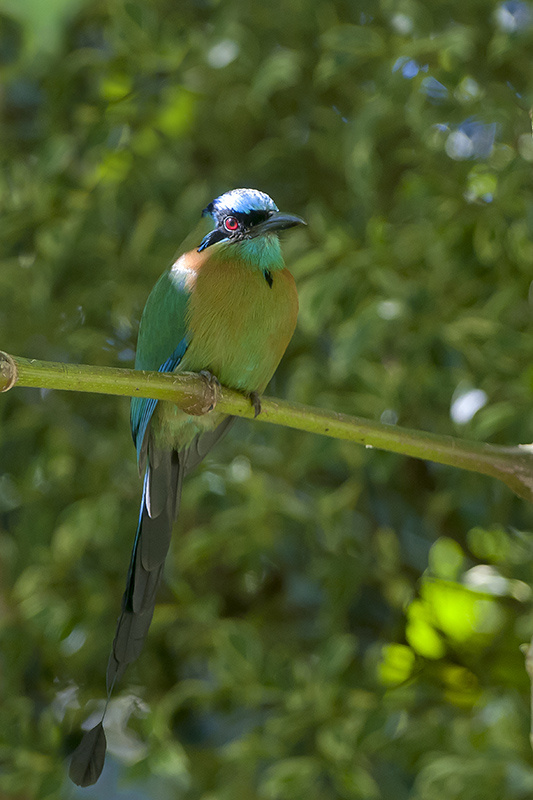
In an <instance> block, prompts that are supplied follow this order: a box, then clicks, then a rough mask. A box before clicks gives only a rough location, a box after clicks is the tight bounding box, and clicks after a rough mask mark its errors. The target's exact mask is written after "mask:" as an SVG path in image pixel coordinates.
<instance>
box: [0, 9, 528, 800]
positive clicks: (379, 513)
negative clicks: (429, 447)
mask: <svg viewBox="0 0 533 800" xmlns="http://www.w3.org/2000/svg"><path fill="white" fill-rule="evenodd" d="M532 22H533V17H532V8H531V5H529V4H526V3H518V2H509V3H505V4H497V3H494V4H493V3H491V2H481V0H466V1H465V0H449V2H438V0H437V1H436V2H432V3H430V4H428V3H425V2H417V0H404V1H402V0H398V2H394V0H382V2H370V0H367V2H345V3H343V2H331V1H330V0H290V1H289V0H268V2H266V0H264V2H248V3H244V2H238V1H237V0H224V2H209V1H208V0H203V1H202V0H198V1H197V2H194V1H193V0H181V1H180V2H177V1H176V0H173V1H172V2H171V0H151V1H150V2H148V0H144V2H143V1H142V0H127V2H125V1H124V0H108V2H105V3H104V2H84V0H47V2H46V3H45V2H43V0H19V2H16V0H0V114H1V131H0V134H1V135H0V258H1V262H0V331H1V336H0V347H1V348H2V349H4V350H7V351H8V352H11V353H14V354H16V355H21V356H27V357H35V358H40V359H48V360H56V361H57V360H61V361H68V362H73V363H76V362H83V363H90V364H95V365H121V366H131V365H132V358H133V351H134V347H135V336H136V330H137V324H138V319H139V315H140V312H141V310H142V306H143V304H144V302H145V299H146V297H147V295H148V292H149V290H150V288H151V286H152V285H153V283H154V281H155V280H156V278H157V277H158V275H159V274H160V272H161V271H162V270H163V269H164V268H165V266H166V265H167V264H168V263H169V262H170V259H171V258H172V256H173V253H174V252H175V250H176V249H177V247H178V245H179V243H180V241H181V240H182V238H184V236H185V235H186V234H187V233H188V232H189V230H191V228H192V227H193V226H194V225H195V224H196V221H197V219H198V217H199V214H200V212H201V209H202V208H203V207H204V206H205V205H206V204H207V203H208V202H209V201H210V200H211V199H212V198H213V197H215V196H217V195H218V194H220V193H222V192H223V191H226V190H228V189H231V188H234V187H238V186H250V187H256V188H260V189H262V190H264V191H266V192H268V193H269V194H271V195H272V197H273V198H274V199H275V201H276V202H277V204H278V205H279V207H280V208H281V209H283V210H285V211H290V212H293V213H296V214H300V215H302V216H304V217H305V218H306V219H307V220H308V223H309V225H308V227H307V228H306V229H305V230H303V229H302V230H297V231H293V232H290V233H288V234H287V235H286V236H285V237H284V242H285V243H284V249H285V254H286V258H287V262H288V263H289V265H290V267H291V269H292V270H293V272H294V275H295V277H296V280H297V283H298V286H299V291H300V298H301V312H300V318H299V326H298V330H297V333H296V335H295V337H294V339H293V341H292V343H291V345H290V348H289V350H288V352H287V355H286V356H285V358H284V360H283V362H282V364H281V366H280V368H279V370H278V372H277V375H276V377H275V379H274V381H273V382H272V384H271V386H270V387H269V391H268V393H269V394H273V395H278V396H281V397H286V398H290V399H293V400H297V401H302V402H306V403H310V404H313V405H318V406H323V407H325V408H330V409H334V410H338V411H345V412H350V413H355V414H358V415H360V416H366V417H369V418H371V419H376V420H377V419H380V418H381V419H382V420H384V421H387V422H395V421H398V423H399V424H402V425H406V426H409V427H413V428H419V429H423V430H428V431H434V432H439V433H451V434H454V435H460V436H465V437H469V438H473V439H479V440H486V441H491V442H495V443H502V444H516V443H519V442H531V441H532V440H533V403H532V392H533V368H532V352H533V347H532V343H533V339H532V336H531V293H530V284H531V280H532V277H533V198H532V190H533V174H532V167H533V141H532V138H531V124H530V119H529V108H530V107H531V106H532V105H533V99H532V97H533V56H532V53H533V27H532ZM399 59H400V60H399ZM473 389H477V390H481V391H483V392H484V393H485V395H484V398H485V400H486V402H485V405H484V407H483V408H481V409H480V410H479V411H478V412H477V413H476V414H475V415H474V416H472V415H471V414H470V416H471V419H470V420H468V421H464V422H462V423H459V422H456V421H455V422H454V420H453V417H452V416H451V414H450V410H451V407H452V403H453V402H454V401H455V400H456V399H457V397H458V396H460V395H464V394H466V393H468V392H469V391H470V390H473ZM128 413H129V409H128V403H127V401H126V400H125V399H119V398H113V397H106V396H101V395H100V396H97V395H94V396H91V395H76V394H70V393H59V392H47V391H42V392H39V391H37V390H27V389H15V390H13V391H11V392H10V393H9V394H7V395H5V396H2V398H1V400H0V414H1V423H0V680H1V689H0V691H1V698H0V699H1V703H0V796H1V797H2V798H4V797H5V798H16V799H17V800H26V798H50V799H51V798H68V797H85V798H89V799H92V798H115V797H117V798H123V800H143V798H158V799H159V798H163V800H166V798H184V800H230V798H231V800H234V798H238V800H255V798H258V799H259V800H299V798H305V800H337V798H340V799H341V800H351V799H352V798H357V799H359V798H361V799H362V800H363V799H364V800H379V799H381V798H383V800H408V799H409V800H487V799H489V800H514V799H515V798H516V800H519V799H520V798H529V797H531V796H532V795H533V759H532V753H531V748H530V744H529V683H528V680H527V676H526V674H525V670H524V662H523V656H522V654H521V653H520V651H519V645H520V644H521V643H523V642H525V641H527V640H529V637H530V636H531V633H532V632H533V615H532V609H531V589H530V587H531V584H532V583H533V568H532V555H533V532H532V524H533V518H532V514H531V508H530V507H529V506H528V505H527V504H526V503H525V502H524V501H522V500H520V499H518V498H516V497H514V496H513V495H512V494H511V493H510V491H509V490H508V489H506V488H505V487H504V486H503V485H500V484H498V483H496V482H495V481H493V480H491V479H489V478H485V477H482V476H478V475H475V474H471V473H464V472H460V471H457V470H453V469H451V468H443V467H438V466H435V465H433V464H430V463H424V462H421V461H414V460H410V459H407V458H404V457H401V456H393V455H390V454H387V453H380V452H376V451H369V450H365V449H363V448H360V447H357V446H355V445H349V444H346V443H340V442H335V441H332V440H328V439H325V438H320V437H318V436H312V435H306V434H303V433H298V432H294V431H290V430H288V429H282V428H274V427H271V426H264V425H261V424H259V423H256V424H253V423H250V422H239V423H238V424H237V425H236V426H235V428H234V430H233V431H232V434H231V436H228V438H227V439H226V440H225V441H224V443H223V444H221V445H220V447H218V448H217V449H216V450H215V451H214V453H212V454H211V455H210V456H209V458H208V459H207V460H206V462H205V464H204V465H202V467H201V468H200V469H198V470H197V472H196V473H195V474H194V475H193V476H191V478H190V479H189V480H188V481H187V485H186V487H185V492H184V500H183V505H182V513H181V517H180V521H179V524H178V525H177V526H176V532H175V537H174V543H173V548H172V551H171V556H170V558H169V560H168V565H167V566H168V568H167V572H166V581H165V585H164V586H163V587H162V590H161V591H160V596H159V601H160V602H159V604H158V606H157V609H156V613H155V617H154V622H153V625H152V629H151V632H150V635H149V639H148V643H147V646H146V647H145V650H144V652H143V655H142V657H141V658H140V659H139V661H138V662H137V664H135V666H134V667H132V668H131V669H129V671H128V672H127V673H126V676H125V678H124V680H123V681H122V684H121V686H120V687H119V690H118V691H117V692H116V694H115V700H114V702H113V704H112V706H111V708H110V711H109V714H108V721H109V730H108V740H109V746H110V750H111V752H112V753H114V755H110V756H109V757H108V764H107V768H106V771H105V772H104V775H103V777H102V779H101V782H100V783H99V784H97V786H96V787H95V788H94V789H90V790H85V791H82V790H78V789H75V788H74V787H73V786H72V785H71V784H69V783H68V781H67V780H66V778H65V758H66V756H67V755H68V753H70V752H71V751H72V749H73V748H74V747H75V746H76V744H77V742H78V741H79V737H80V728H81V725H82V723H83V722H84V720H86V719H87V718H88V717H89V715H90V714H91V713H92V712H94V711H96V710H97V709H98V708H101V705H99V704H101V702H102V701H103V698H104V696H105V691H104V673H105V666H106V661H107V657H108V652H109V648H110V644H111V640H112V637H113V634H114V627H115V621H116V618H117V615H118V610H119V605H120V599H121V596H122V591H123V585H124V581H125V574H126V569H127V564H128V560H129V551H130V546H131V542H132V538H133V534H134V530H135V524H136V517H137V504H138V500H139V496H140V482H139V479H138V477H137V474H136V465H135V458H134V450H133V446H132V444H131V441H130V435H129V430H128ZM126 722H127V725H128V727H127V729H125V727H124V726H125V724H126ZM117 780H118V782H119V783H118V786H117Z"/></svg>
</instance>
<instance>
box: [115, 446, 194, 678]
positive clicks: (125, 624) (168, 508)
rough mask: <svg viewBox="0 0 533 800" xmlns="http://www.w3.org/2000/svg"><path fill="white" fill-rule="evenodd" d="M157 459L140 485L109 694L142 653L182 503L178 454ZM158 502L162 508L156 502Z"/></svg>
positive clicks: (160, 455) (171, 453) (179, 455)
mask: <svg viewBox="0 0 533 800" xmlns="http://www.w3.org/2000/svg"><path fill="white" fill-rule="evenodd" d="M157 455H158V458H157V459H156V460H157V466H155V467H154V466H153V464H151V465H150V466H149V467H148V468H147V470H146V475H145V479H144V486H143V496H142V501H141V511H140V514H139V524H138V526H137V534H136V536H135V542H134V545H133V552H132V556H131V562H130V567H129V571H128V577H127V581H126V590H125V592H124V596H123V598H122V611H121V614H120V617H119V620H118V623H117V630H116V633H115V638H114V641H113V650H112V653H111V656H110V658H109V663H108V666H107V678H106V681H107V689H108V692H110V691H111V688H112V687H113V685H114V683H115V682H116V681H117V680H118V679H119V678H120V677H121V676H122V674H123V672H124V670H125V669H126V667H127V666H128V664H131V663H132V662H133V661H135V660H136V659H137V658H138V656H139V655H140V652H141V650H142V647H143V644H144V641H145V639H146V636H147V634H148V630H149V628H150V623H151V621H152V617H153V614H154V608H155V600H156V594H157V589H158V586H159V584H160V582H161V577H162V575H163V567H164V563H165V558H166V556H167V553H168V549H169V546H170V539H171V535H172V526H173V524H174V519H175V517H176V513H177V509H178V508H179V502H180V499H181V489H182V482H183V472H184V470H183V468H182V464H181V454H180V453H178V452H176V451H173V452H163V453H162V452H161V451H159V452H158V454H157ZM154 460H155V459H154ZM162 497H164V500H165V502H164V503H161V502H159V500H160V498H162ZM154 499H155V500H156V502H154Z"/></svg>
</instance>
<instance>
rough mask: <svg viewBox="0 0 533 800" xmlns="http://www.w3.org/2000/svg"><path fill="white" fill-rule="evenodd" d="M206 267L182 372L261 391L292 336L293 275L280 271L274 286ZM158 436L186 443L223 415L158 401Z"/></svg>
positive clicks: (241, 272)
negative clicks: (204, 373)
mask: <svg viewBox="0 0 533 800" xmlns="http://www.w3.org/2000/svg"><path fill="white" fill-rule="evenodd" d="M207 271H208V265H204V267H203V268H202V271H201V273H200V274H199V275H198V277H197V280H196V285H195V289H194V292H193V293H192V294H191V298H190V301H189V307H188V312H187V314H188V329H189V332H190V344H189V347H188V349H187V352H186V353H185V355H184V357H183V359H182V361H181V363H180V365H179V368H178V369H179V371H180V372H182V371H183V372H185V371H190V372H199V371H200V370H209V372H211V373H212V374H213V375H215V376H216V377H217V378H218V380H219V381H220V383H221V384H222V385H224V386H228V387H229V388H232V389H237V390H238V391H243V392H259V393H261V392H263V391H264V389H265V388H266V385H267V383H268V382H269V380H270V378H271V377H272V375H273V374H274V372H275V370H276V367H277V366H278V364H279V362H280V360H281V357H282V356H283V353H284V352H285V350H286V348H287V345H288V343H289V341H290V339H291V337H292V334H293V332H294V328H295V325H296V317H297V314H298V298H297V294H296V288H295V285H294V280H293V278H292V275H291V274H290V273H289V272H288V270H279V271H278V272H276V273H275V274H274V275H273V278H272V285H270V284H269V282H268V281H267V280H266V279H265V277H264V275H263V273H261V272H252V271H251V270H250V269H243V268H239V267H238V265H237V266H236V265H226V266H224V268H223V269H222V270H221V269H220V266H219V267H218V272H217V275H216V278H215V276H213V275H211V276H209V275H208V274H207ZM155 416H156V418H157V424H156V425H155V426H154V428H155V430H156V431H157V434H156V436H157V438H158V439H160V441H161V442H164V443H165V445H166V446H167V447H168V446H169V445H170V446H173V447H176V448H178V449H179V448H180V447H184V446H186V445H187V444H189V443H190V442H191V441H192V439H193V438H194V436H196V434H197V433H202V432H203V431H206V430H212V429H213V428H215V427H216V426H217V425H219V424H220V422H221V421H222V419H223V416H224V415H222V414H219V413H217V412H216V411H212V412H210V413H209V414H204V415H202V416H199V417H194V416H190V415H188V414H186V413H185V412H183V411H181V410H180V409H179V408H177V406H175V405H174V404H172V403H158V406H157V408H156V412H155Z"/></svg>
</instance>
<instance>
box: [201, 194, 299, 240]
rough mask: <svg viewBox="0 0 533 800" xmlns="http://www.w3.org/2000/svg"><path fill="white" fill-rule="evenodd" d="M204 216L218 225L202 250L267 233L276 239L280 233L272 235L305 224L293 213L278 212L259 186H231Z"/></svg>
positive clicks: (210, 205) (256, 238) (209, 234)
mask: <svg viewBox="0 0 533 800" xmlns="http://www.w3.org/2000/svg"><path fill="white" fill-rule="evenodd" d="M203 215H204V216H205V217H211V218H212V220H213V222H214V224H215V227H214V229H213V230H212V231H210V232H209V233H208V234H207V236H204V238H203V239H202V243H201V244H200V247H199V248H198V252H199V253H201V252H202V250H205V249H206V248H207V247H211V246H212V245H214V244H217V243H218V242H225V243H227V244H238V243H239V242H241V243H247V242H250V241H253V240H258V239H259V238H260V237H265V236H267V235H269V237H268V238H269V239H274V238H275V240H276V242H277V236H276V237H272V236H270V234H275V233H277V232H278V231H281V230H284V229H285V228H292V227H294V226H295V225H305V224H306V223H305V222H304V220H303V219H301V218H300V217H297V216H295V215H294V214H285V213H283V212H281V211H279V210H278V207H277V205H276V204H275V203H274V201H273V200H272V198H271V197H269V196H268V195H267V194H265V193H264V192H260V191H258V190H257V189H232V190H231V191H230V192H226V193H225V194H221V195H220V197H217V198H216V199H215V200H213V201H212V202H211V203H209V205H208V206H207V207H206V208H204V210H203Z"/></svg>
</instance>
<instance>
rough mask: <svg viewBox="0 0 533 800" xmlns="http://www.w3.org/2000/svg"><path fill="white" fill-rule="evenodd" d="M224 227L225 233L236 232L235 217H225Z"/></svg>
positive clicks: (236, 223) (237, 224) (237, 221)
mask: <svg viewBox="0 0 533 800" xmlns="http://www.w3.org/2000/svg"><path fill="white" fill-rule="evenodd" d="M224 227H225V229H226V230H227V231H232V232H233V231H236V230H238V228H239V220H238V219H237V217H226V219H225V220H224Z"/></svg>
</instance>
